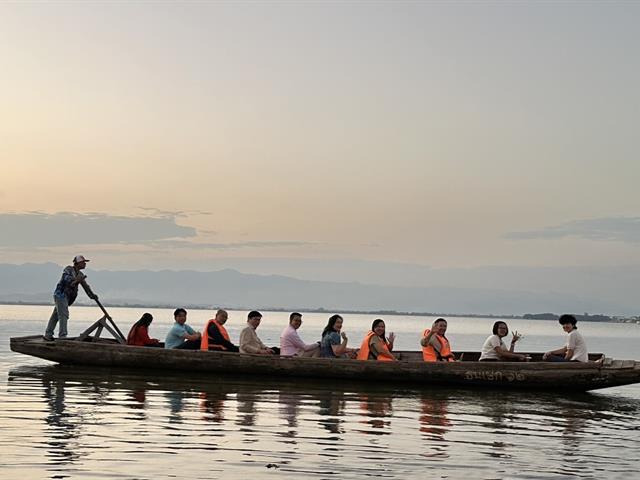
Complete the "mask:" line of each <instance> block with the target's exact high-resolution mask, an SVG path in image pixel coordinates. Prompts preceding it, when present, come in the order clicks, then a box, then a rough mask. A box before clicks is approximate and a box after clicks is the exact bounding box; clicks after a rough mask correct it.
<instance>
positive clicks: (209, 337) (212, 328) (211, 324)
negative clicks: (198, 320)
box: [200, 310, 239, 352]
mask: <svg viewBox="0 0 640 480" xmlns="http://www.w3.org/2000/svg"><path fill="white" fill-rule="evenodd" d="M227 318H229V315H228V314H227V312H226V311H225V310H218V311H217V312H216V317H215V318H212V319H211V320H209V321H208V322H207V324H206V325H205V326H204V330H203V332H202V342H201V343H200V349H201V350H222V351H225V352H238V351H239V348H238V347H237V346H236V345H234V344H233V343H231V340H230V339H229V334H228V333H227V329H226V328H224V324H225V323H227Z"/></svg>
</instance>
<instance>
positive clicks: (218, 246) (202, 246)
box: [151, 240, 319, 250]
mask: <svg viewBox="0 0 640 480" xmlns="http://www.w3.org/2000/svg"><path fill="white" fill-rule="evenodd" d="M308 245H319V243H317V242H298V241H289V240H281V241H249V242H228V243H209V242H189V241H184V240H160V241H157V242H152V243H151V246H153V247H158V248H163V247H164V248H171V249H180V248H182V249H195V250H229V249H238V248H281V247H304V246H308Z"/></svg>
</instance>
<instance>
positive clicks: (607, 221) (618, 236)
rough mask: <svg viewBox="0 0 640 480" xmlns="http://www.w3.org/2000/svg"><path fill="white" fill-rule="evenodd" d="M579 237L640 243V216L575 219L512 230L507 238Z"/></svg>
mask: <svg viewBox="0 0 640 480" xmlns="http://www.w3.org/2000/svg"><path fill="white" fill-rule="evenodd" d="M565 237H578V238H585V239H588V240H596V241H605V242H625V243H640V217H603V218H590V219H586V220H575V221H573V222H567V223H563V224H561V225H555V226H551V227H546V228H543V229H541V230H532V231H529V232H511V233H508V234H506V235H505V238H508V239H511V240H532V239H552V238H565Z"/></svg>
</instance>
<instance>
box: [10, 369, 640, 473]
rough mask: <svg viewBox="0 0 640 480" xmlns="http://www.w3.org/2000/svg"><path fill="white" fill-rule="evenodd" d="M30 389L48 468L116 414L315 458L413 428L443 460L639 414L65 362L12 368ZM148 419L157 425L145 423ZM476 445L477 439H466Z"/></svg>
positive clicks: (611, 405)
mask: <svg viewBox="0 0 640 480" xmlns="http://www.w3.org/2000/svg"><path fill="white" fill-rule="evenodd" d="M34 387H35V389H36V390H38V391H41V392H42V398H43V401H44V403H45V409H46V412H47V413H46V416H44V417H43V425H42V426H43V430H44V435H43V436H42V437H43V440H42V442H43V445H46V448H47V452H48V455H47V459H48V461H49V462H50V463H51V467H52V468H61V466H64V465H66V466H67V467H68V466H69V465H70V464H75V463H77V462H78V461H79V460H80V456H81V454H79V453H78V452H86V451H87V450H86V449H82V448H78V445H82V443H83V438H82V437H83V436H84V431H83V429H84V428H85V427H84V426H85V424H89V423H91V422H100V421H102V422H105V423H109V422H112V421H114V419H117V418H123V417H122V416H123V413H122V412H124V419H126V420H135V421H137V422H140V424H139V425H140V431H141V432H144V434H146V435H150V434H152V433H155V432H157V430H154V429H157V428H159V427H160V428H165V429H166V431H165V432H164V433H165V434H167V435H170V436H189V435H192V434H193V431H194V429H195V430H201V431H202V432H203V435H204V432H206V435H211V434H212V432H214V431H215V432H216V434H217V435H219V436H227V437H230V436H231V437H232V436H233V435H236V434H237V433H238V432H242V434H241V435H240V437H239V438H240V441H241V442H243V443H253V442H258V441H259V440H260V439H261V438H263V437H264V433H265V431H270V432H271V433H275V435H277V436H278V437H279V439H280V440H279V442H280V443H284V444H289V445H296V444H297V443H298V442H301V439H304V442H315V443H317V444H319V445H322V450H323V455H325V454H326V455H333V454H335V455H339V451H338V450H336V449H338V448H339V447H337V445H336V444H337V443H338V442H341V441H343V440H345V439H349V436H353V434H359V435H366V436H384V435H389V434H391V433H394V431H395V432H406V428H407V425H415V427H409V428H415V429H416V430H417V431H419V432H420V437H421V440H422V444H421V447H420V448H421V455H423V456H427V457H439V458H448V457H449V456H450V455H451V454H452V451H451V449H452V448H454V446H456V444H457V446H458V448H459V446H460V444H464V445H468V446H469V448H477V449H479V450H480V451H481V452H482V453H483V454H484V455H486V456H487V457H493V458H510V457H511V456H514V455H516V454H517V452H518V451H519V450H518V449H521V448H523V445H526V444H527V436H531V437H535V438H536V439H541V438H542V439H543V440H540V441H546V440H544V439H545V438H547V437H549V438H551V439H552V440H551V442H553V443H554V445H558V442H561V445H562V447H563V448H566V450H567V451H579V450H581V449H582V448H583V447H584V445H583V443H584V442H585V441H587V442H588V441H590V440H589V439H592V438H594V437H596V436H597V435H598V425H600V424H602V423H605V424H607V425H608V426H609V427H610V428H624V419H628V418H636V417H637V416H638V414H639V413H640V401H638V400H634V399H626V400H625V399H624V398H620V397H614V396H611V395H597V394H595V395H594V394H581V395H574V396H569V397H568V396H566V395H565V396H559V395H554V394H552V393H547V394H541V393H539V392H538V393H536V395H535V396H533V395H525V394H523V393H522V392H507V391H498V392H496V391H491V392H489V391H475V390H474V391H471V390H460V391H458V390H451V389H444V388H443V389H438V388H431V389H428V390H426V389H422V390H420V389H418V390H412V389H403V390H397V389H394V388H392V387H389V388H385V387H380V386H377V385H373V386H372V385H367V384H362V385H360V384H354V383H353V382H349V383H340V382H336V381H335V380H331V381H322V380H309V381H304V380H300V379H296V380H295V381H294V380H292V381H279V382H278V383H277V384H276V385H274V384H273V383H272V382H270V381H265V380H262V379H260V378H256V377H235V378H233V379H230V378H229V376H216V375H214V374H212V375H206V376H199V377H197V378H189V379H185V378H184V375H178V374H175V373H167V375H166V376H165V377H159V376H157V375H153V376H151V377H149V376H148V375H147V374H146V373H145V372H141V371H139V370H135V371H134V370H131V371H126V370H117V371H114V370H109V369H96V368H84V367H69V366H64V365H55V366H47V367H22V368H17V369H14V370H11V371H10V372H9V378H8V389H9V391H10V392H11V391H12V390H13V391H15V392H16V394H17V395H20V394H21V393H20V392H22V391H24V390H25V389H30V391H32V390H33V389H34ZM87 405H91V407H90V408H87ZM398 412H400V413H398ZM147 416H149V417H150V418H152V419H153V418H156V419H157V418H158V417H160V419H161V421H160V422H158V421H154V422H148V421H147V420H148V418H147ZM89 420H90V421H89ZM407 422H409V423H407ZM396 424H397V427H396V429H395V430H394V425H396ZM137 425H138V424H137ZM146 426H149V428H146ZM212 427H213V428H212ZM487 434H488V435H489V438H491V441H489V442H487V441H486V438H487V437H486V435H487ZM478 438H484V440H482V441H481V442H478V441H474V439H478ZM351 439H353V438H351ZM554 439H555V440H554ZM85 440H86V439H85ZM371 440H372V441H373V437H371ZM465 448H466V447H465ZM332 449H334V450H336V451H335V452H333V451H332ZM567 461H569V457H567ZM569 468H570V466H569V465H568V464H567V469H569ZM59 473H60V474H61V472H59Z"/></svg>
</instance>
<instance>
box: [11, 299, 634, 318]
mask: <svg viewBox="0 0 640 480" xmlns="http://www.w3.org/2000/svg"><path fill="white" fill-rule="evenodd" d="M0 305H15V306H21V305H25V306H40V307H52V306H53V302H52V303H42V302H27V301H18V302H8V301H1V300H0ZM74 306H76V307H95V306H96V305H92V304H89V303H76V304H74ZM180 306H181V307H183V308H187V309H191V310H217V309H218V308H220V307H219V306H216V305H200V304H198V305H193V304H186V305H180ZM107 307H109V308H141V309H142V308H165V309H174V308H176V305H162V304H145V303H114V304H111V305H108V306H107ZM225 308H226V309H228V310H241V311H243V310H247V311H249V310H253V309H255V308H256V307H255V306H254V307H250V308H249V307H243V306H240V307H238V306H227V307H225ZM258 309H260V310H264V311H268V312H292V311H294V310H297V309H299V308H294V309H291V308H281V307H258ZM300 310H302V311H303V312H305V313H327V314H333V313H341V314H353V315H379V316H397V317H452V318H456V317H464V318H495V319H506V320H523V319H524V320H556V319H557V318H558V316H557V315H555V314H529V313H527V314H524V315H497V314H478V313H438V312H435V313H434V312H403V311H396V310H342V309H327V308H304V309H300ZM576 317H577V318H578V320H579V321H583V322H584V321H586V322H605V323H609V322H614V323H638V322H640V320H638V321H634V320H633V319H627V318H625V319H620V318H615V317H609V316H605V315H587V316H585V315H576ZM590 317H593V319H591V318H590Z"/></svg>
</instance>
